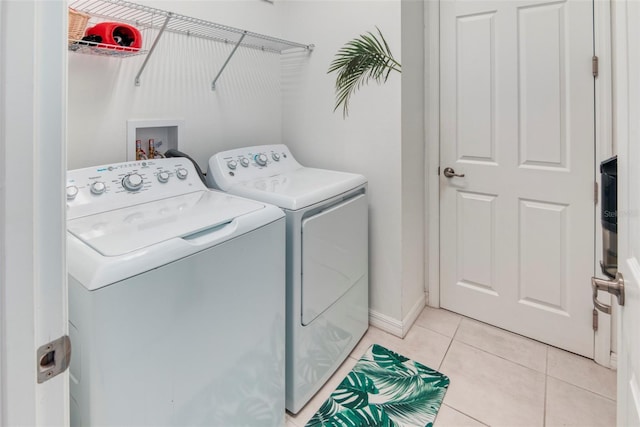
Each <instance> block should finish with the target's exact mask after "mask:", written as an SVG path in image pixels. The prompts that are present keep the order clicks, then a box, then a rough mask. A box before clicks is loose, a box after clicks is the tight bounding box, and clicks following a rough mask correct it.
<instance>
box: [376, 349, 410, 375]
mask: <svg viewBox="0 0 640 427" xmlns="http://www.w3.org/2000/svg"><path fill="white" fill-rule="evenodd" d="M371 354H372V356H373V360H374V361H376V362H377V363H378V365H380V366H381V367H383V368H387V369H389V368H390V367H394V368H400V369H402V370H405V369H406V367H405V366H404V365H403V363H404V362H406V361H407V360H409V359H408V358H406V357H404V356H403V355H401V354H398V353H396V352H394V351H391V350H389V349H386V348H384V347H382V346H381V345H378V344H374V345H373V347H372V348H371Z"/></svg>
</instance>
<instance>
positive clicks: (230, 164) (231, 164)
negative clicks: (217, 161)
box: [227, 160, 238, 169]
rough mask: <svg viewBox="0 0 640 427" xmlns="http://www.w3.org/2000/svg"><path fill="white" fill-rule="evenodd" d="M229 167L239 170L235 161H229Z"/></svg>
mask: <svg viewBox="0 0 640 427" xmlns="http://www.w3.org/2000/svg"><path fill="white" fill-rule="evenodd" d="M227 167H228V168H229V169H235V168H237V167H238V162H236V161H235V160H229V161H228V162H227Z"/></svg>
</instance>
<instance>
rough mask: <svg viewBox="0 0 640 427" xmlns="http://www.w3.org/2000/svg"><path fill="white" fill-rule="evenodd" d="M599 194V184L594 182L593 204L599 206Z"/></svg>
mask: <svg viewBox="0 0 640 427" xmlns="http://www.w3.org/2000/svg"><path fill="white" fill-rule="evenodd" d="M598 193H599V191H598V183H597V182H594V183H593V203H594V204H596V205H597V204H598Z"/></svg>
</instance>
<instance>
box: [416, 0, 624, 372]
mask: <svg viewBox="0 0 640 427" xmlns="http://www.w3.org/2000/svg"><path fill="white" fill-rule="evenodd" d="M426 2H427V3H426V5H425V22H426V23H427V25H426V29H425V37H426V43H425V50H426V52H425V69H426V70H427V73H428V74H427V82H426V85H425V107H426V109H425V124H426V129H425V134H426V141H425V144H426V149H425V155H426V157H427V158H426V159H425V164H426V172H425V175H426V179H427V197H426V201H427V206H426V209H425V213H426V218H425V223H426V224H427V229H426V246H427V248H428V249H427V257H426V268H427V274H426V276H427V278H428V282H427V285H426V287H427V289H426V290H427V295H428V305H429V306H431V307H436V308H437V307H440V288H439V281H440V247H439V244H440V240H441V239H443V238H444V237H445V236H440V231H439V223H440V211H439V202H440V179H439V176H438V173H439V168H440V128H439V124H440V93H439V81H440V39H439V37H440V27H439V24H440V22H439V15H440V1H439V0H426ZM556 4H557V3H556ZM609 19H610V1H609V0H596V1H595V5H594V24H595V25H594V27H595V28H594V31H595V37H594V38H595V52H596V53H597V54H598V56H599V58H600V75H599V77H598V79H596V132H597V135H596V141H595V150H596V163H597V164H599V162H600V161H601V160H603V159H605V158H607V157H609V156H610V155H611V153H612V152H613V147H612V142H611V140H612V139H611V135H612V125H611V73H610V63H611V58H610V46H611V35H610V31H611V28H610V23H609ZM531 166H532V167H534V168H535V166H534V165H531ZM536 166H537V165H536ZM443 167H444V166H443ZM538 167H539V166H538ZM596 168H597V165H593V169H594V175H595V176H596V178H597V180H599V173H597V174H596V173H595V172H596ZM597 209H598V207H597V206H594V212H597ZM595 226H596V247H595V248H594V251H595V253H596V257H595V258H596V260H595V261H596V263H595V264H596V265H594V269H596V268H598V269H599V266H597V261H598V259H599V256H598V254H599V253H600V252H601V250H600V248H601V229H600V222H599V219H598V217H596V225H595ZM611 338H612V336H611V322H610V318H609V316H604V315H601V316H600V322H599V330H598V331H597V333H596V334H595V352H594V353H595V360H596V362H597V363H599V364H601V365H604V366H611V364H612V363H615V354H613V358H612V356H611ZM614 339H615V337H614Z"/></svg>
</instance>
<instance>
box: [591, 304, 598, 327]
mask: <svg viewBox="0 0 640 427" xmlns="http://www.w3.org/2000/svg"><path fill="white" fill-rule="evenodd" d="M592 326H593V330H594V331H597V330H598V310H596V309H595V308H594V309H593V324H592Z"/></svg>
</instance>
